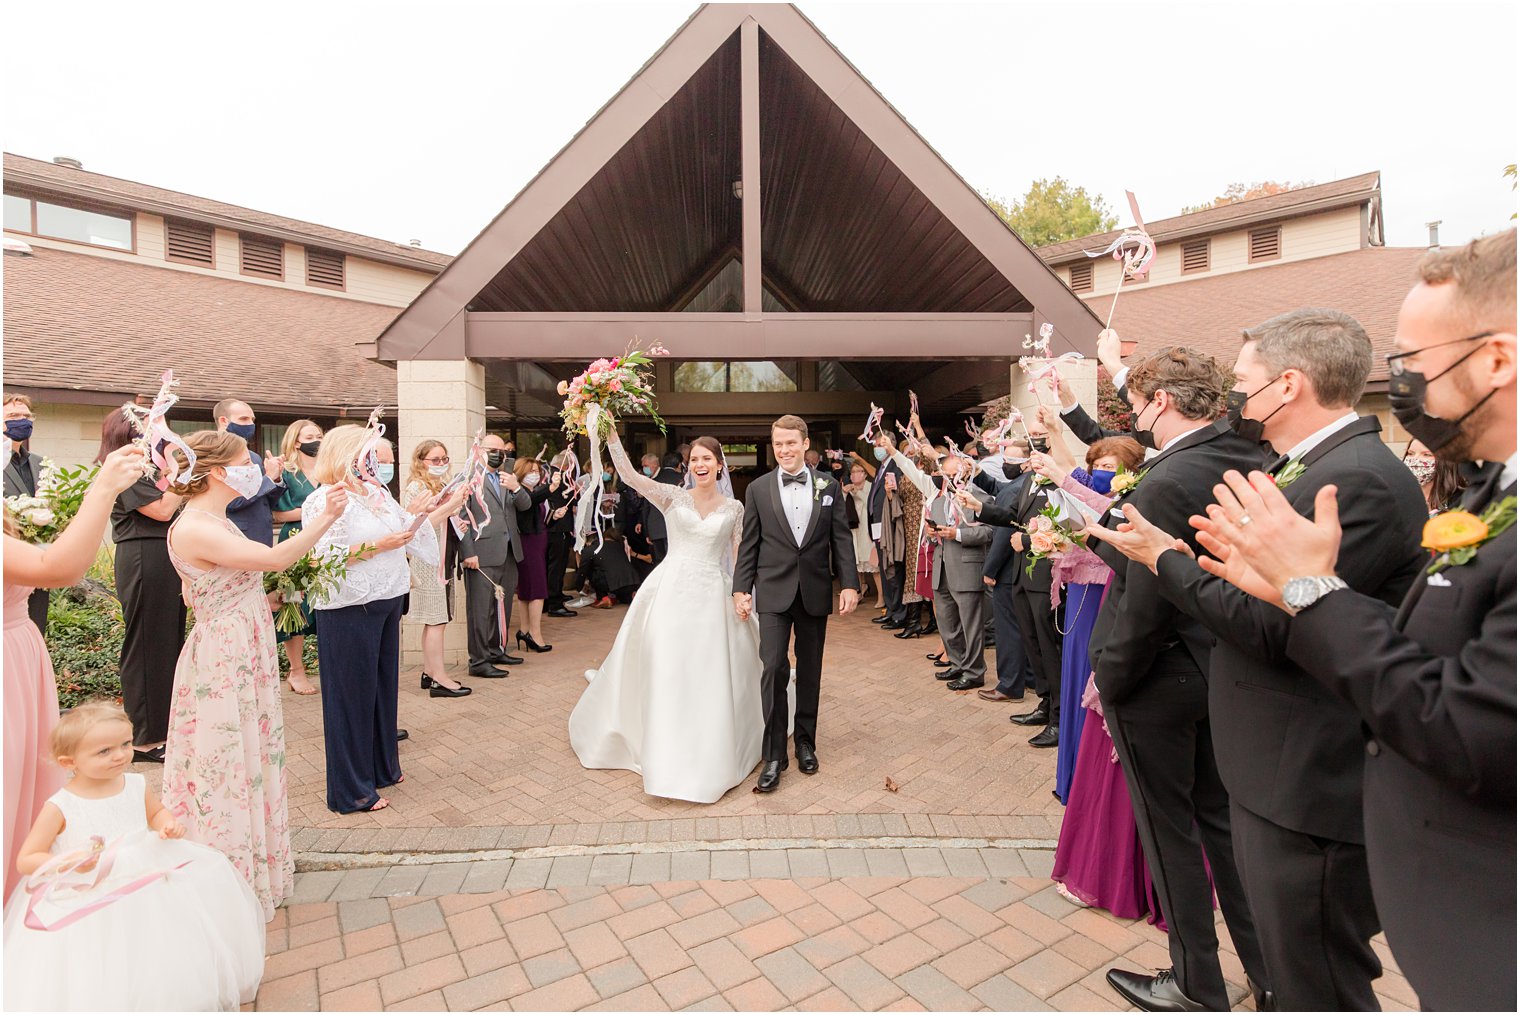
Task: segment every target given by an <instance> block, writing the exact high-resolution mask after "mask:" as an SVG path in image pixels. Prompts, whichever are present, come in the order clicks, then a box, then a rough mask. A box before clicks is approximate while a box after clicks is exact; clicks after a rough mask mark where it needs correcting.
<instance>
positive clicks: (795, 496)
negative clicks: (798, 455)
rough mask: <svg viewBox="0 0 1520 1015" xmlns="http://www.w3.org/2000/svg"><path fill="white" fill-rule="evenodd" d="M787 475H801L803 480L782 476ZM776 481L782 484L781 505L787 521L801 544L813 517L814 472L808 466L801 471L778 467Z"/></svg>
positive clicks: (793, 535)
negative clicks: (787, 479) (797, 480)
mask: <svg viewBox="0 0 1520 1015" xmlns="http://www.w3.org/2000/svg"><path fill="white" fill-rule="evenodd" d="M787 475H792V476H798V475H800V476H801V477H802V482H800V483H788V482H786V480H785V479H784V478H782V477H784V476H787ZM776 482H777V483H780V484H781V507H782V509H783V510H784V511H785V512H786V520H787V523H788V524H789V525H791V527H792V537H793V538H794V539H796V540H797V545H798V546H801V545H802V539H803V537H804V536H806V535H807V527H808V521H809V519H811V518H812V517H813V477H812V474H811V473H810V472H809V471H808V469H807V467H806V466H804V467H803V468H802V470H801V471H800V472H793V473H788V472H787V471H786V470H785V469H777V470H776Z"/></svg>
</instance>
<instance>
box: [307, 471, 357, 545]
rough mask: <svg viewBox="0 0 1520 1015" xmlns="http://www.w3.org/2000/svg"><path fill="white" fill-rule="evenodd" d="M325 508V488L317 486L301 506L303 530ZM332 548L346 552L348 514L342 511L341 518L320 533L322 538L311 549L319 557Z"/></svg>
mask: <svg viewBox="0 0 1520 1015" xmlns="http://www.w3.org/2000/svg"><path fill="white" fill-rule="evenodd" d="M326 507H327V487H325V486H319V487H317V489H316V490H314V491H312V494H311V496H310V497H307V498H306V500H305V501H304V502H303V503H302V504H301V527H302V528H303V529H304V528H306V527H307V526H308V525H310V524H311V523H312V521H313V519H315V518H316V517H317V516H319V515H320V514H321V513H322V511H323V509H324V508H326ZM334 547H337V548H339V549H342V550H344V551H345V552H346V551H347V550H348V512H347V511H344V512H343V515H342V517H340V518H339V519H338V520H337V521H335V522H333V524H332V527H331V528H329V529H328V530H327V531H326V532H324V533H322V538H321V539H319V540H317V545H316V546H314V547H312V552H313V553H315V554H317V555H318V556H321V555H322V554H325V553H327V552H328V551H329V550H332V549H333V548H334Z"/></svg>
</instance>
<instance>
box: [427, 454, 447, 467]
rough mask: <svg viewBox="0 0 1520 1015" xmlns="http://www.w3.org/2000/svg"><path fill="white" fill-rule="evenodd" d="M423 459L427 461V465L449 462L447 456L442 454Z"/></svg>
mask: <svg viewBox="0 0 1520 1015" xmlns="http://www.w3.org/2000/svg"><path fill="white" fill-rule="evenodd" d="M423 461H424V462H427V463H428V464H429V465H447V464H449V456H448V455H444V456H443V457H442V458H424V459H423Z"/></svg>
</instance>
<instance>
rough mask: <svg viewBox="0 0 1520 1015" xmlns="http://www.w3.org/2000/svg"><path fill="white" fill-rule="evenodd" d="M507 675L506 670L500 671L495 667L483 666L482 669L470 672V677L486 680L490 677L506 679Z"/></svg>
mask: <svg viewBox="0 0 1520 1015" xmlns="http://www.w3.org/2000/svg"><path fill="white" fill-rule="evenodd" d="M506 675H507V671H506V670H498V669H497V668H496V667H494V666H482V667H481V668H480V669H477V670H471V671H470V676H472V677H480V678H481V679H486V678H488V677H504V676H506Z"/></svg>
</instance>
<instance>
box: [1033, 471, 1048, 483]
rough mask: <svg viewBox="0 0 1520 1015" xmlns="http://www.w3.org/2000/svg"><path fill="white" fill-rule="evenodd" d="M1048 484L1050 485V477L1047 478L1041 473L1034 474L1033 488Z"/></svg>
mask: <svg viewBox="0 0 1520 1015" xmlns="http://www.w3.org/2000/svg"><path fill="white" fill-rule="evenodd" d="M1050 484H1051V479H1050V477H1049V476H1047V475H1045V474H1044V473H1043V472H1036V473H1035V474H1034V485H1035V486H1049V485H1050Z"/></svg>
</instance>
